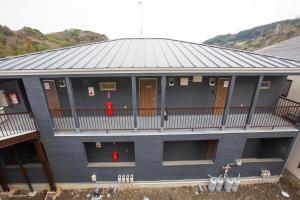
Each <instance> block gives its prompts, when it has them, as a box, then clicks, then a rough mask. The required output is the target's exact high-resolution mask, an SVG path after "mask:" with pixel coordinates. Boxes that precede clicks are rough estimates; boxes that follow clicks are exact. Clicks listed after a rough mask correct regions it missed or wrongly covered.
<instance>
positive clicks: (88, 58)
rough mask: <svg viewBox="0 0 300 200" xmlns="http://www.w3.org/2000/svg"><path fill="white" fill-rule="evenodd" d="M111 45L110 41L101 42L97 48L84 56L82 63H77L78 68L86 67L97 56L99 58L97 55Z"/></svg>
mask: <svg viewBox="0 0 300 200" xmlns="http://www.w3.org/2000/svg"><path fill="white" fill-rule="evenodd" d="M108 45H109V43H107V42H103V43H99V44H97V46H98V47H97V48H96V49H95V51H93V52H92V53H90V54H89V55H87V56H85V57H84V58H82V60H81V61H80V65H79V64H77V65H76V66H77V67H76V68H81V69H83V68H85V67H87V66H89V65H90V62H92V61H94V60H95V58H97V56H98V55H99V54H100V53H101V52H102V51H103V50H104V49H105V48H106V47H107V46H108Z"/></svg>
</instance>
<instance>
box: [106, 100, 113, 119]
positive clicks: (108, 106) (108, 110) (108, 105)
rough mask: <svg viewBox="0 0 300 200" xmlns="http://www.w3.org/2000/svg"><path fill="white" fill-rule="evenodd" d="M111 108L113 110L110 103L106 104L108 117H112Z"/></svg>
mask: <svg viewBox="0 0 300 200" xmlns="http://www.w3.org/2000/svg"><path fill="white" fill-rule="evenodd" d="M112 108H113V104H112V102H110V101H109V102H107V103H106V114H107V115H108V116H112V115H113V110H112Z"/></svg>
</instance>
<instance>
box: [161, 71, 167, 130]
mask: <svg viewBox="0 0 300 200" xmlns="http://www.w3.org/2000/svg"><path fill="white" fill-rule="evenodd" d="M165 106H166V76H162V77H161V100H160V107H161V111H160V118H161V121H160V130H161V131H163V130H164V122H165V120H164V114H165Z"/></svg>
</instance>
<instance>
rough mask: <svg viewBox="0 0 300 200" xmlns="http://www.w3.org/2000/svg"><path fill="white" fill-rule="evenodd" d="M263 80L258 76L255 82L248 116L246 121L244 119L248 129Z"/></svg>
mask: <svg viewBox="0 0 300 200" xmlns="http://www.w3.org/2000/svg"><path fill="white" fill-rule="evenodd" d="M263 80H264V76H259V78H258V80H257V83H256V88H255V90H254V93H253V96H252V99H251V104H250V110H249V112H248V116H247V119H246V128H249V126H250V123H251V119H252V116H253V113H254V111H255V107H256V102H257V99H258V95H259V91H260V87H261V84H262V82H263Z"/></svg>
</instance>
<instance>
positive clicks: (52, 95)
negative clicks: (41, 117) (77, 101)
mask: <svg viewBox="0 0 300 200" xmlns="http://www.w3.org/2000/svg"><path fill="white" fill-rule="evenodd" d="M43 83H44V90H45V93H46V98H47V102H48V108H49V110H50V112H51V114H52V116H53V117H60V116H61V112H60V109H61V108H60V103H59V98H58V94H57V90H56V85H55V82H54V80H45V81H43Z"/></svg>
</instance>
